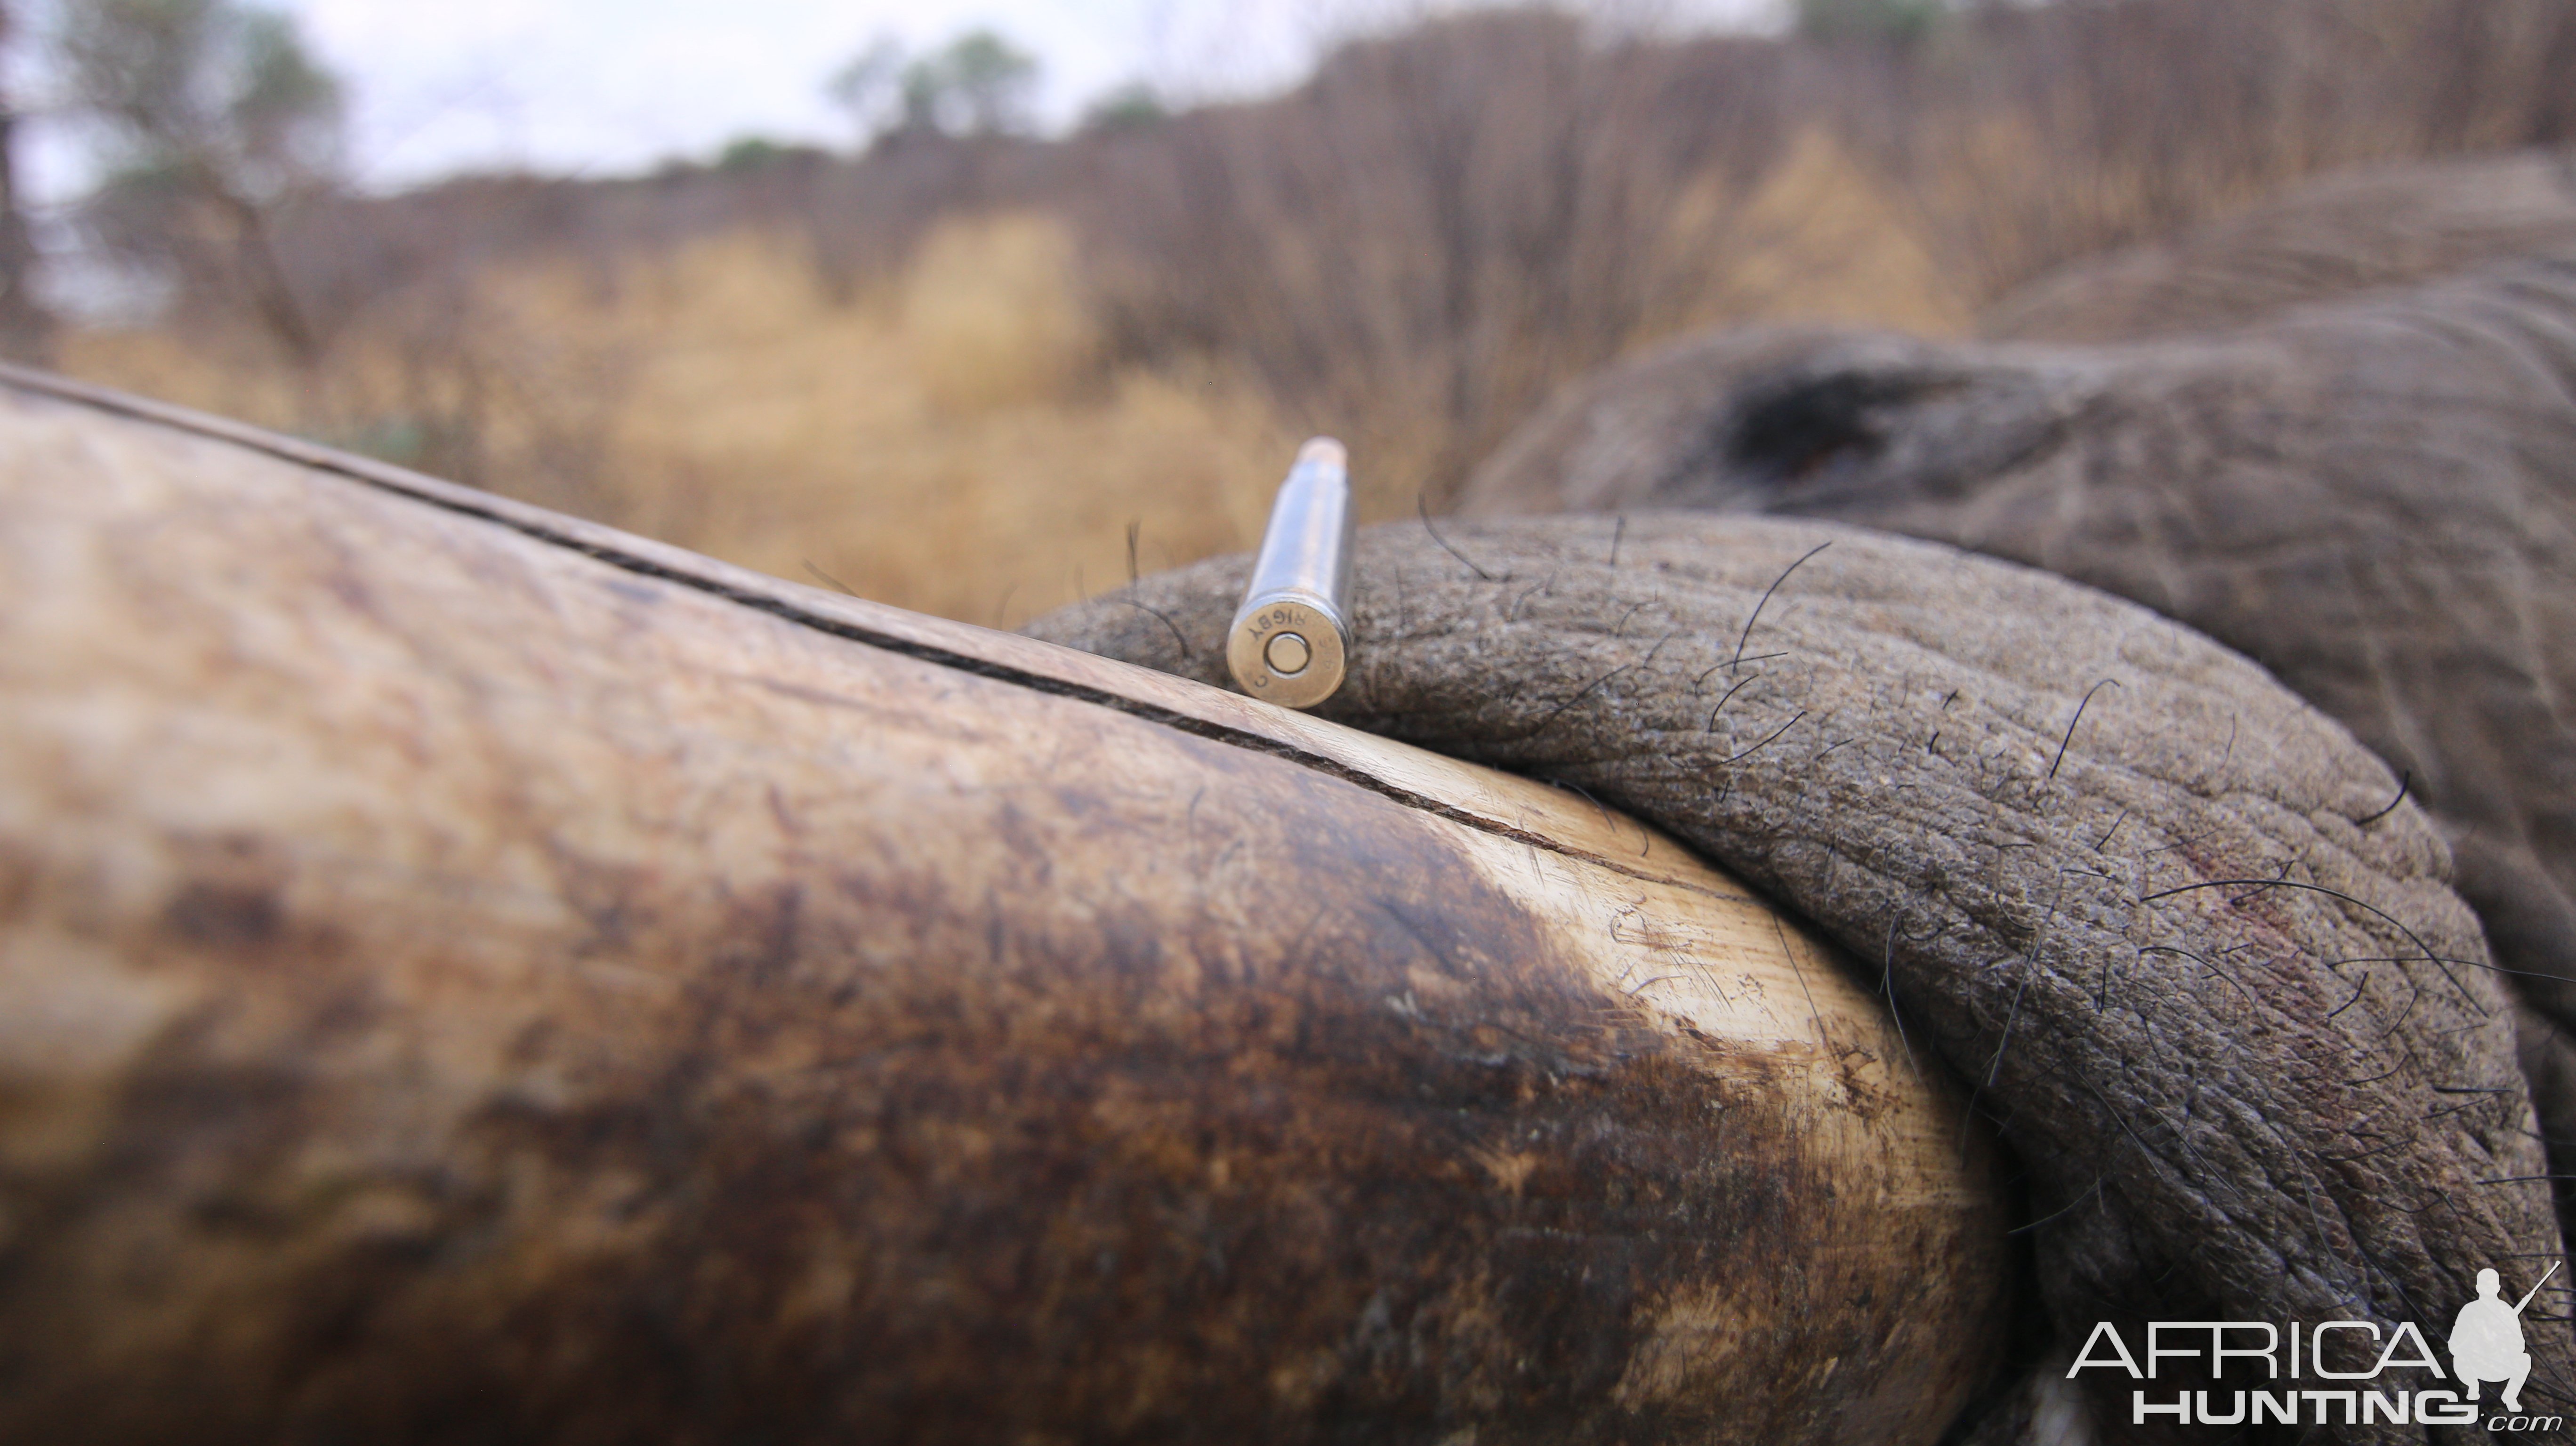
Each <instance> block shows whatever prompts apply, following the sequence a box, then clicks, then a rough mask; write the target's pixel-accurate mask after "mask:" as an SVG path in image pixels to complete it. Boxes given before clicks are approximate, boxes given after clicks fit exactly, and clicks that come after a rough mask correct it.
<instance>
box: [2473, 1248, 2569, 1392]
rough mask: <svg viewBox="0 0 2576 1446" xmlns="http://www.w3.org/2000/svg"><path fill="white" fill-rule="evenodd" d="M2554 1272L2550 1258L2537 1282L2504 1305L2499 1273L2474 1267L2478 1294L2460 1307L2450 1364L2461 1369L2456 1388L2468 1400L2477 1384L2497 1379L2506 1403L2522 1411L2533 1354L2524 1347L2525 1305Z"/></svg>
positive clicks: (2555, 1272)
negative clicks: (2498, 1291) (2513, 1300)
mask: <svg viewBox="0 0 2576 1446" xmlns="http://www.w3.org/2000/svg"><path fill="white" fill-rule="evenodd" d="M2557 1273H2558V1263H2557V1262H2556V1261H2551V1262H2550V1264H2549V1269H2548V1271H2547V1272H2546V1273H2545V1274H2543V1275H2542V1276H2541V1277H2540V1284H2539V1285H2535V1286H2533V1287H2532V1288H2531V1290H2530V1291H2529V1292H2528V1293H2527V1294H2525V1295H2524V1296H2523V1298H2522V1299H2520V1300H2518V1301H2515V1302H2514V1303H2513V1304H2512V1305H2506V1304H2505V1303H2504V1299H2503V1297H2502V1296H2500V1295H2498V1294H2497V1293H2496V1292H2497V1290H2498V1288H2499V1284H2500V1281H2501V1277H2499V1276H2498V1275H2497V1274H2496V1273H2495V1272H2494V1271H2493V1270H2481V1271H2479V1272H2478V1298H2477V1299H2475V1300H2473V1301H2470V1302H2469V1303H2468V1304H2467V1305H2464V1306H2461V1307H2460V1318H2459V1319H2458V1320H2457V1321H2455V1322H2453V1323H2452V1325H2451V1365H2452V1367H2453V1368H2454V1369H2456V1370H2458V1371H2459V1373H2460V1387H2461V1389H2463V1390H2465V1391H2467V1392H2468V1396H2469V1399H2470V1400H2471V1401H2475V1400H2477V1398H2478V1386H2479V1385H2480V1384H2481V1383H2483V1382H2486V1381H2501V1382H2503V1383H2504V1408H2505V1409H2506V1410H2508V1411H2513V1412H2520V1411H2521V1410H2522V1383H2523V1382H2525V1381H2527V1380H2530V1379H2531V1353H2530V1352H2529V1351H2526V1350H2524V1349H2523V1348H2522V1311H2523V1307H2525V1306H2527V1305H2529V1304H2531V1297H2532V1296H2535V1295H2538V1294H2540V1286H2542V1285H2547V1284H2548V1283H2549V1277H2550V1276H2552V1275H2556V1274H2557Z"/></svg>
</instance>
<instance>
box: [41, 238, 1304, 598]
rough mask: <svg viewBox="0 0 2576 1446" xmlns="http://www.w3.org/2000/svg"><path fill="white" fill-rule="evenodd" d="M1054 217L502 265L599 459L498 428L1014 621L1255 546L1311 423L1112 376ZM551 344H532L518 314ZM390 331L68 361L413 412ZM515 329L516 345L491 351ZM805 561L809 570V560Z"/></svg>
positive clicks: (846, 568) (598, 510) (688, 536)
mask: <svg viewBox="0 0 2576 1446" xmlns="http://www.w3.org/2000/svg"><path fill="white" fill-rule="evenodd" d="M1069 264H1070V243H1069V241H1068V239H1067V238H1066V236H1065V234H1064V231H1063V228H1062V227H1061V226H1060V225H1058V224H1056V223H1054V222H1052V221H1049V220H1046V219H1044V218H1040V217H1033V216H1025V215H1011V216H1002V217H996V218H987V219H985V220H982V221H978V222H972V223H955V224H952V225H950V226H949V227H947V228H945V229H943V230H942V231H940V232H938V233H937V234H935V235H934V236H933V237H932V238H931V240H930V241H929V242H928V243H927V244H926V245H925V247H924V248H923V250H922V253H921V255H920V256H919V257H918V258H917V259H916V261H915V262H914V264H913V265H912V267H911V268H910V269H909V270H908V271H906V272H905V273H904V274H903V275H902V276H901V277H900V278H899V279H898V280H896V281H895V282H894V283H892V284H891V285H888V286H886V287H884V288H883V289H882V290H881V291H880V292H879V293H878V294H874V295H870V296H866V297H864V298H862V299H861V301H860V302H859V303H858V304H856V305H851V306H841V307H835V306H832V305H829V304H827V303H826V301H825V300H824V299H823V297H822V296H821V295H820V293H819V287H820V285H821V283H820V282H819V281H818V279H817V278H816V276H815V274H814V271H813V268H812V267H811V266H810V265H808V264H807V263H806V260H805V258H804V257H803V256H802V255H801V253H800V252H799V251H798V250H797V249H796V247H795V245H794V244H793V242H792V240H791V239H790V238H785V237H780V236H776V235H763V234H750V233H745V234H736V235H731V236H724V237H718V238H713V239H708V240H702V241H698V242H695V243H691V244H688V245H686V246H684V247H682V248H681V249H679V250H678V251H676V252H674V253H672V254H670V255H668V256H665V257H662V258H660V259H658V260H655V261H653V262H651V263H650V264H646V265H640V266H636V267H633V268H630V269H629V270H627V271H626V272H625V273H624V275H623V277H622V278H621V282H620V284H619V285H617V286H616V287H614V288H613V289H602V288H599V287H596V286H594V285H592V284H591V283H590V280H589V278H587V277H585V276H584V275H583V274H582V273H581V272H580V271H579V270H578V269H577V268H574V267H570V266H536V267H528V268H523V269H511V270H507V271H502V272H497V273H494V274H492V275H490V276H488V277H486V278H485V279H484V283H483V285H482V286H481V287H480V288H479V289H478V292H477V294H476V296H475V297H474V298H473V306H472V310H473V314H474V316H475V320H476V325H477V326H478V327H480V328H484V329H486V330H487V331H488V333H489V335H490V336H491V337H492V338H494V339H495V340H501V339H507V340H509V341H512V342H516V343H518V344H519V347H518V349H519V350H520V356H519V365H520V367H521V370H522V372H523V373H525V375H523V376H521V377H519V378H517V379H516V384H517V385H521V386H525V387H528V388H531V389H533V390H538V391H543V390H545V389H546V388H547V387H548V386H553V387H556V388H559V389H561V391H562V392H567V393H571V394H573V395H572V396H571V397H569V398H564V397H561V396H559V397H558V398H557V400H558V402H564V401H567V400H568V401H570V402H572V403H575V404H578V405H580V406H583V407H592V406H600V405H601V403H602V402H603V401H604V402H605V405H604V407H603V408H602V410H603V411H604V415H603V416H602V417H601V418H600V419H599V426H598V432H599V439H598V449H597V450H598V455H597V456H595V457H594V458H591V459H589V461H588V464H587V466H586V467H584V468H582V469H580V470H582V471H583V472H584V473H585V474H586V475H584V476H581V477H573V478H567V477H565V476H562V475H559V474H558V473H555V472H551V471H550V470H549V468H548V467H547V466H546V465H545V463H544V459H543V457H542V455H541V454H542V452H543V446H542V443H543V437H542V435H540V434H541V433H542V431H543V428H541V427H538V426H536V425H535V424H534V423H533V422H532V421H531V420H530V418H529V417H527V416H525V415H522V414H520V413H516V412H512V413H507V414H505V416H504V419H503V422H502V424H501V425H498V426H496V427H493V428H492V429H491V431H492V435H491V436H489V437H487V438H486V439H485V442H484V445H485V446H486V448H487V449H488V450H490V451H491V452H493V453H496V454H498V456H497V463H496V469H497V470H498V471H500V472H501V473H503V474H505V475H507V476H509V477H511V478H514V479H516V480H517V481H518V482H519V483H520V484H522V485H519V486H515V487H513V488H512V489H511V490H514V491H519V492H523V493H527V494H529V495H532V496H534V497H535V498H536V499H537V500H540V501H545V502H549V503H554V504H558V505H561V504H572V505H573V508H574V510H578V511H585V512H589V513H591V514H593V515H598V516H601V517H603V518H605V519H606V520H609V521H612V522H615V523H618V524H619V525H622V526H629V527H634V528H636V529H638V530H641V531H645V532H650V533H654V534H656V535H660V536H663V537H666V538H669V539H671V540H673V541H677V542H679V543H681V544H683V545H685V546H689V547H693V548H697V549H699V550H701V551H705V552H708V553H711V554H713V555H715V556H718V557H723V558H726V559H728V560H730V561H734V562H739V563H742V564H745V565H747V566H751V567H756V568H760V569H763V570H765V571H769V572H773V573H777V574H779V575H782V576H787V577H793V578H797V579H799V580H800V581H807V582H811V581H813V580H814V579H813V570H819V571H821V572H823V573H826V574H829V575H830V576H832V577H834V578H837V579H840V580H842V581H844V582H846V583H847V584H848V585H849V586H850V588H851V589H852V590H853V591H856V592H858V593H860V594H862V595H864V596H868V597H873V598H878V599H881V600H884V601H887V602H892V603H895V604H897V605H900V606H903V607H909V608H915V609H918V610H921V611H926V612H934V613H939V614H942V615H945V616H950V617H958V618H964V619H967V620H969V621H973V622H980V623H988V624H989V623H1001V624H1014V623H1017V622H1019V621H1022V620H1024V619H1026V618H1027V617H1029V616H1031V615H1033V614H1035V613H1036V612H1038V611H1040V610H1043V609H1045V608H1048V607H1052V606H1054V605H1056V604H1059V603H1062V602H1066V601H1070V600H1072V599H1073V598H1075V597H1077V596H1079V595H1081V594H1082V593H1083V592H1085V591H1098V590H1099V589H1100V588H1101V587H1103V586H1106V585H1111V584H1114V583H1117V582H1121V581H1124V580H1125V575H1126V569H1127V529H1128V527H1129V525H1130V524H1133V525H1135V527H1136V529H1137V534H1138V562H1139V565H1140V566H1142V567H1144V568H1148V569H1155V568H1162V567H1168V566H1171V565H1173V564H1175V563H1178V562H1182V561H1187V560H1190V559H1193V558H1197V557H1201V556H1205V555H1207V554H1209V553H1212V552H1218V551H1224V550H1228V549H1233V548H1240V547H1246V546H1249V545H1250V544H1251V543H1252V541H1253V540H1255V539H1256V538H1257V537H1258V535H1259V532H1260V527H1261V522H1262V518H1263V514H1264V510H1265V509H1266V507H1267V505H1268V497H1269V489H1270V488H1271V487H1272V486H1273V485H1275V483H1276V481H1277V477H1276V475H1275V474H1276V473H1277V472H1278V471H1279V470H1280V468H1281V466H1282V461H1283V459H1284V458H1286V457H1287V456H1288V455H1289V453H1290V452H1291V451H1292V450H1293V448H1294V444H1295V441H1296V439H1295V438H1294V437H1292V436H1290V435H1288V434H1287V433H1286V432H1284V431H1283V430H1281V429H1280V428H1279V427H1278V426H1277V424H1276V423H1274V422H1273V421H1272V419H1271V418H1270V416H1269V415H1268V413H1267V411H1266V409H1265V408H1264V407H1263V405H1262V404H1261V403H1260V402H1259V401H1258V400H1257V399H1256V398H1254V397H1252V396H1251V395H1250V394H1248V393H1247V392H1245V391H1244V390H1243V389H1241V388H1229V387H1227V386H1224V385H1222V384H1220V383H1217V382H1215V381H1212V380H1208V381H1202V382H1200V383H1198V384H1190V383H1187V382H1184V381H1180V380H1175V379H1172V378H1168V377H1157V376H1147V375H1124V376H1104V375H1102V374H1101V372H1100V371H1099V369H1098V368H1097V367H1096V366H1095V365H1094V364H1093V357H1092V350H1091V342H1090V334H1089V329H1088V324H1087V319H1086V317H1085V315H1084V313H1083V311H1082V309H1081V305H1080V300H1079V297H1078V295H1077V293H1076V292H1075V291H1074V289H1073V287H1072V283H1071V277H1070V275H1069V270H1068V268H1069ZM538 337H551V338H558V339H563V338H571V339H577V343H578V345H577V348H573V347H568V346H566V345H565V344H564V343H562V342H561V341H558V343H557V346H556V352H555V354H553V355H551V356H546V357H531V356H529V355H528V354H527V353H526V351H525V345H526V341H527V339H529V338H538ZM403 339H404V338H403V337H402V336H401V335H398V334H385V333H378V334H373V335H363V334H362V335H361V336H359V337H357V338H355V339H354V340H353V341H352V342H351V343H350V344H349V346H348V348H347V352H348V355H347V357H346V359H345V360H344V361H343V362H342V363H341V364H340V365H339V366H338V367H336V368H335V375H334V377H333V378H332V379H331V380H330V382H329V384H328V385H327V386H323V387H319V388H314V387H300V386H298V385H296V384H295V383H294V381H293V379H292V378H291V377H290V376H289V375H288V374H287V373H285V372H284V371H283V370H281V369H279V368H276V367H268V368H260V367H257V366H245V365H242V364H240V362H241V359H240V358H239V357H237V356H227V355H226V354H225V353H223V352H222V351H221V350H220V349H218V348H215V347H213V346H211V345H210V344H207V343H204V342H202V341H200V342H197V343H195V344H193V345H192V344H191V343H189V342H187V341H183V340H181V339H180V338H178V337H175V336H173V335H171V334H168V333H161V332H143V333H115V334H109V333H87V334H76V335H74V336H73V337H71V338H69V339H68V343H67V346H66V349H65V355H64V362H65V365H66V367H67V369H68V370H71V371H74V372H76V373H78V374H81V375H84V376H88V377H92V378H95V379H97V380H101V381H104V382H107V383H109V384H111V385H116V386H122V387H127V388H130V389H133V390H136V391H141V392H146V393H149V394H152V395H156V396H161V397H165V398H169V399H172V400H176V401H179V402H182V403H184V404H187V405H191V406H197V407H203V408H206V409H209V410H215V411H222V412H226V413H229V414H231V415H235V416H243V417H248V418H250V419H252V420H255V421H259V422H262V423H264V424H267V425H271V426H280V427H288V428H296V429H305V430H315V431H321V432H327V431H328V430H329V429H328V428H327V427H316V426H315V425H314V423H315V416H316V413H315V408H314V401H315V399H316V398H317V396H318V397H323V398H326V399H327V400H328V402H329V403H330V405H329V406H327V407H325V408H323V410H324V411H326V412H336V413H340V414H343V415H345V416H350V417H352V418H354V416H355V414H357V413H361V412H363V411H364V410H365V408H366V404H367V402H369V401H370V400H372V401H374V402H376V403H377V404H378V405H379V406H380V407H382V410H380V411H378V412H377V413H376V416H375V427H376V428H377V431H376V432H375V433H374V434H370V433H368V431H367V430H366V428H365V427H364V426H353V427H352V428H351V429H350V430H349V431H347V432H344V433H343V434H342V435H341V436H340V437H339V440H343V441H360V442H375V443H378V444H379V447H378V449H379V450H397V449H392V448H387V447H384V446H383V445H381V444H382V443H383V442H384V440H385V438H384V436H383V433H384V432H385V431H386V430H387V429H389V428H391V427H395V426H398V425H400V423H401V422H402V421H403V420H404V419H405V418H406V415H407V414H405V413H403V412H401V411H400V410H398V409H396V408H394V407H392V406H390V405H389V403H391V402H392V401H394V400H396V399H398V398H400V397H402V396H404V395H405V393H404V389H403V386H402V385H401V384H400V380H401V373H402V371H403V367H402V362H401V358H400V355H399V353H400V351H401V342H402V340H403ZM501 349H510V348H501ZM809 564H810V569H811V570H809Z"/></svg>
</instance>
